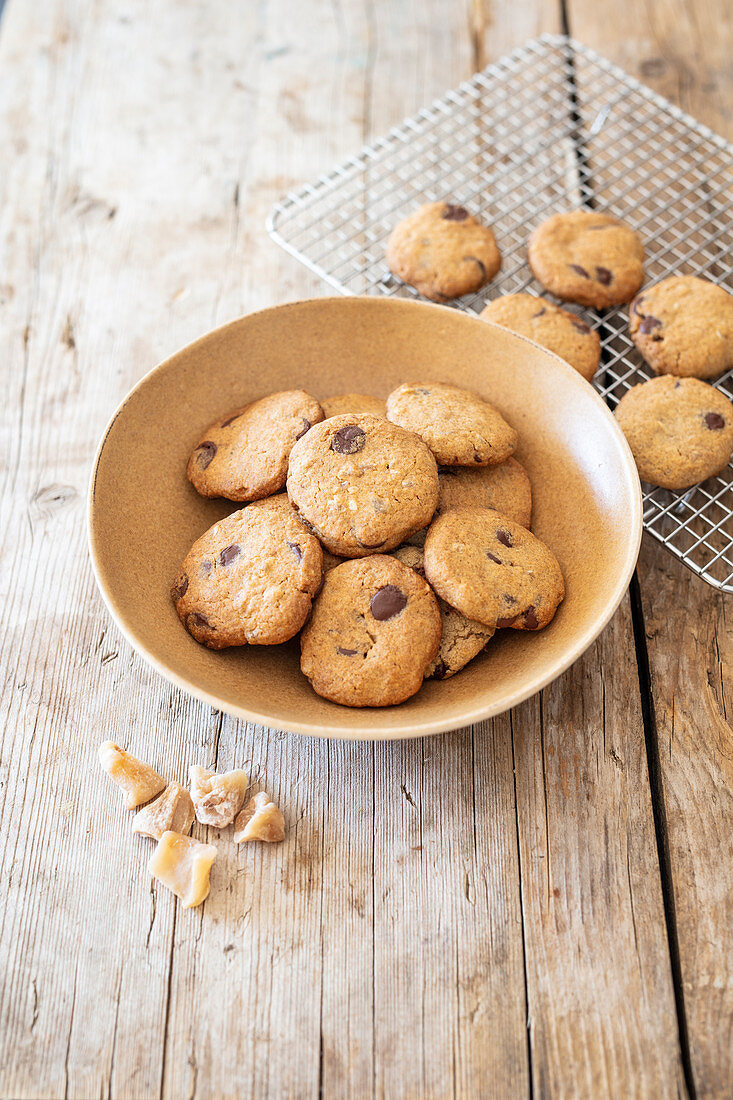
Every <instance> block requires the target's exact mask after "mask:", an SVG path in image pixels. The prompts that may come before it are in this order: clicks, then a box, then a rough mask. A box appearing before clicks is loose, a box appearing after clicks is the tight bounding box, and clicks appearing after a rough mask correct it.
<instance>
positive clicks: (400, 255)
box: [387, 202, 501, 302]
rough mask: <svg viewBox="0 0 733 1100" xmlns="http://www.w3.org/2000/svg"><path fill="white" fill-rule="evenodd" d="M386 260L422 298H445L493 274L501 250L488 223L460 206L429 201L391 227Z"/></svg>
mask: <svg viewBox="0 0 733 1100" xmlns="http://www.w3.org/2000/svg"><path fill="white" fill-rule="evenodd" d="M387 265H388V267H389V269H390V271H391V272H392V273H393V274H394V275H397V277H398V278H400V279H402V281H403V282H405V283H409V284H410V286H414V287H415V289H416V290H418V291H419V292H420V294H422V295H423V296H424V297H425V298H430V299H432V301H434V302H447V301H450V300H451V299H452V298H458V297H460V295H461V294H468V293H469V292H471V291H475V290H479V288H480V287H482V286H484V285H485V284H486V283H488V282H489V280H490V279H493V277H494V275H496V273H497V271H498V270H499V268H500V267H501V253H500V252H499V249H498V246H497V244H496V238H495V237H494V234H493V233H492V231H491V230H490V229H489V227H488V226H487V225H482V224H481V222H479V221H477V220H476V218H474V217H472V216H471V214H469V212H468V210H466V208H465V207H464V206H457V205H456V204H455V203H449V202H429V203H425V205H424V206H420V207H419V208H418V209H417V210H415V211H413V213H412V214H410V215H409V216H408V217H407V218H405V219H404V220H403V221H401V222H399V223H398V224H397V225H396V226H395V227H394V229H393V230H392V233H391V234H390V238H389V241H388V242H387Z"/></svg>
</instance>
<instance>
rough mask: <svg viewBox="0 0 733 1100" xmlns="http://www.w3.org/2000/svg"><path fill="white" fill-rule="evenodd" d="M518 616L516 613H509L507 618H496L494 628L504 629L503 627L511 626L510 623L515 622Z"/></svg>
mask: <svg viewBox="0 0 733 1100" xmlns="http://www.w3.org/2000/svg"><path fill="white" fill-rule="evenodd" d="M518 618H519V616H518V615H510V616H509V618H507V619H497V620H496V629H497V630H504V628H505V627H507V626H511V625H512V623H515V622H516V621H517V619H518Z"/></svg>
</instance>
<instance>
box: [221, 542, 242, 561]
mask: <svg viewBox="0 0 733 1100" xmlns="http://www.w3.org/2000/svg"><path fill="white" fill-rule="evenodd" d="M241 553H242V547H241V546H238V545H237V543H236V542H234V543H232V545H231V546H225V547H224V549H223V550H222V552H221V554H219V564H220V565H231V564H232V562H233V561H236V559H237V558H238V557H239V555H240V554H241Z"/></svg>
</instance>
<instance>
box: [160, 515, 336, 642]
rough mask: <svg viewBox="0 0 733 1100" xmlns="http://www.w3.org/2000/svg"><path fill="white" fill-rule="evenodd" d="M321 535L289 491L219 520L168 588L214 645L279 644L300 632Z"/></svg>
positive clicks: (201, 637) (190, 625)
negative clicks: (306, 523)
mask: <svg viewBox="0 0 733 1100" xmlns="http://www.w3.org/2000/svg"><path fill="white" fill-rule="evenodd" d="M322 563H323V556H322V553H321V547H320V545H319V543H318V540H317V539H315V538H314V537H313V535H310V534H309V533H308V532H307V531H306V530H304V528H303V526H302V524H301V523H300V521H299V520H298V518H297V516H296V515H295V513H294V512H293V510H292V508H291V507H290V505H289V503H288V498H287V497H286V496H285V494H284V493H282V494H280V495H279V496H276V497H271V498H270V499H269V500H260V501H255V502H254V503H253V504H249V505H248V506H247V507H246V508H242V509H241V510H240V511H238V512H233V513H232V514H231V515H230V516H226V517H225V518H224V519H221V520H219V522H218V523H215V524H214V526H213V527H210V528H209V530H208V531H207V532H206V533H205V534H203V535H202V536H201V538H200V539H197V540H196V542H195V543H194V544H193V546H192V547H191V549H190V550H189V552H188V554H187V555H186V557H185V558H184V561H183V564H182V566H181V570H180V572H179V574H178V577H177V578H176V581H175V583H174V584H173V587H172V588H171V595H172V597H173V601H174V603H175V605H176V611H177V612H178V617H179V618H180V620H181V622H182V623H183V625H184V626H185V627H186V630H188V632H189V634H192V635H193V637H194V638H195V639H196V641H197V642H201V643H202V644H203V645H205V646H208V648H209V649H223V648H224V647H226V646H235V645H247V644H249V645H277V644H279V643H280V642H286V641H287V640H288V638H292V637H293V635H294V634H297V633H298V631H299V630H300V628H301V626H302V625H303V623H304V622H305V620H306V618H307V616H308V612H309V611H310V607H311V598H312V596H314V595H315V593H316V592H317V591H318V589H319V587H320V584H321V574H322Z"/></svg>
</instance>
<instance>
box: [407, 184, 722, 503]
mask: <svg viewBox="0 0 733 1100" xmlns="http://www.w3.org/2000/svg"><path fill="white" fill-rule="evenodd" d="M527 252H528V260H529V266H530V268H531V270H532V273H533V274H534V276H535V278H536V279H537V280H538V281H539V282H540V283H541V284H542V286H543V287H545V289H546V290H548V291H550V293H552V294H554V295H555V296H556V297H557V298H560V299H561V300H563V301H567V302H575V303H577V304H579V305H582V306H590V307H592V308H594V309H607V308H609V307H610V306H618V305H623V304H624V303H626V302H631V306H630V311H629V334H630V336H631V339H632V340H633V342H634V344H635V345H636V347H637V348H638V350H639V351H640V352H641V354H642V356H643V357H644V359H645V360H646V362H647V363H648V364H649V366H650V367H651V368H652V370H653V371H655V373H657V374H658V375H660V376H662V377H659V378H654V379H652V380H651V381H648V382H643V383H641V384H639V385H637V386H634V387H633V389H631V390H629V391H628V393H626V394H625V395H624V397H623V398H622V399H621V401H620V402H619V405H618V407H617V409H616V416H617V419H618V423H619V426H620V427H621V430H622V431H623V432H624V434H625V436H626V438H627V440H628V442H629V446H630V447H631V451H632V453H633V455H634V459H635V461H636V464H637V467H638V470H639V475H640V477H641V478H642V480H644V481H646V482H649V483H650V484H652V485H659V486H662V487H664V488H666V489H687V488H689V487H690V486H692V485H695V484H697V483H698V482H700V481H703V480H705V479H706V478H708V477H711V476H712V475H713V474H717V473H719V472H720V471H721V470H722V469H723V468H724V467H725V466H726V465H727V463H728V462H729V460H730V458H731V453H732V452H733V405H731V402H730V401H729V400H728V399H727V398H726V397H725V395H724V394H722V393H720V392H719V391H718V390H715V389H713V387H712V386H709V385H706V384H705V381H704V380H706V379H711V378H716V377H718V376H719V375H720V374H722V373H723V372H724V371H726V370H728V369H729V368H730V367H733V296H731V295H730V294H728V293H727V292H726V291H725V290H724V289H723V288H722V287H720V286H717V285H716V284H715V283H711V282H708V281H707V280H706V279H700V278H697V277H695V276H691V275H678V276H672V277H670V278H667V279H663V280H662V281H661V282H659V283H657V284H656V285H654V286H652V287H650V288H649V289H648V290H645V291H644V292H643V294H639V293H638V292H639V290H640V289H641V286H642V283H643V281H644V246H643V244H642V242H641V240H640V239H639V237H638V236H637V234H636V233H635V232H634V230H632V229H631V228H630V227H629V226H627V225H624V224H623V222H621V221H619V220H618V219H617V218H614V217H611V216H610V215H608V214H604V213H601V212H597V211H594V210H575V211H572V212H570V213H561V214H554V215H553V216H552V217H550V218H548V219H547V220H546V221H544V222H543V223H542V224H541V225H539V226H538V227H537V229H535V230H534V232H533V233H532V234H531V236H530V238H529V241H528V246H527ZM387 263H388V266H389V268H390V270H391V271H392V273H393V274H394V275H396V276H398V278H400V279H402V281H403V282H406V283H409V284H410V285H411V286H414V287H415V288H416V289H417V290H418V291H419V292H420V293H421V294H422V295H424V296H425V297H426V298H430V299H431V300H432V301H436V302H447V301H450V300H451V299H453V298H457V297H459V296H460V295H462V294H468V293H475V292H476V291H478V290H480V289H481V288H482V287H483V286H485V285H486V284H487V283H488V282H489V281H490V280H491V279H492V278H493V277H494V275H496V273H497V272H498V271H499V268H500V267H501V255H500V252H499V249H498V247H497V244H496V240H495V238H494V234H493V233H492V231H491V229H490V228H489V227H488V226H487V225H483V224H482V223H480V222H479V221H478V220H477V219H476V218H474V217H472V216H471V214H469V212H468V210H466V209H465V207H463V206H458V205H456V204H455V203H452V202H434V203H427V204H425V205H423V206H421V207H420V208H419V209H418V210H416V211H415V212H414V213H412V214H410V215H409V217H407V218H405V219H404V220H403V221H401V222H400V223H399V224H398V225H396V226H395V228H394V230H393V231H392V234H391V236H390V238H389V241H388V244H387ZM635 295H636V297H635ZM481 317H482V318H484V319H485V320H487V321H492V322H493V323H494V324H497V325H501V326H502V327H504V328H508V329H511V330H512V331H513V332H518V333H521V334H522V335H524V336H528V337H529V338H530V339H532V340H534V341H536V343H538V344H541V345H542V346H543V347H546V348H548V349H549V350H550V351H553V352H555V354H557V355H559V356H560V357H561V358H562V359H565V360H566V362H568V363H569V364H570V365H571V366H573V367H575V369H576V370H578V371H579V372H580V374H582V375H583V377H584V378H585V379H587V380H588V381H590V380H591V379H592V378H593V376H594V374H595V373H596V371H597V370H598V367H599V363H600V354H601V342H600V339H599V337H598V333H597V332H595V331H593V330H592V329H591V327H590V326H589V325H588V324H587V323H586V322H585V321H584V320H582V319H581V318H580V317H578V316H577V315H576V314H575V313H571V312H569V311H568V310H564V309H561V308H560V307H559V306H557V305H554V304H553V303H552V302H550V301H548V300H547V299H545V298H537V297H535V296H533V295H531V294H506V295H503V296H502V297H500V298H497V299H495V300H494V301H492V302H489V304H488V305H487V306H486V307H485V309H484V310H483V312H482V313H481ZM669 375H671V376H673V377H672V378H671V379H670V378H669V377H664V376H669Z"/></svg>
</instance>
